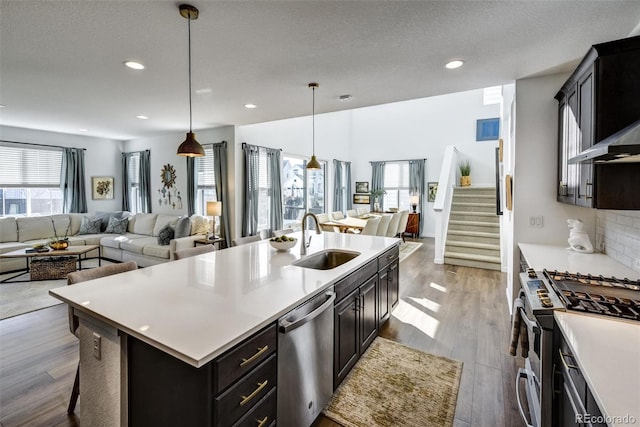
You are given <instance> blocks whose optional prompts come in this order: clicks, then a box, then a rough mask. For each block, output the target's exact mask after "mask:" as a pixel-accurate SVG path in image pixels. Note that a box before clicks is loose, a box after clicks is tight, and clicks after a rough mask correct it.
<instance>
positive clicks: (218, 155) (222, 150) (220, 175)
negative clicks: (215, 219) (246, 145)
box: [212, 141, 231, 247]
mask: <svg viewBox="0 0 640 427" xmlns="http://www.w3.org/2000/svg"><path fill="white" fill-rule="evenodd" d="M212 147H213V173H214V174H215V177H216V194H217V196H218V201H219V202H222V215H221V216H220V237H222V238H223V239H224V240H225V243H226V245H227V247H231V228H230V226H229V218H230V213H229V212H230V207H229V203H230V202H229V186H228V185H227V182H228V180H227V173H228V166H227V142H226V141H222V142H220V143H218V144H212Z"/></svg>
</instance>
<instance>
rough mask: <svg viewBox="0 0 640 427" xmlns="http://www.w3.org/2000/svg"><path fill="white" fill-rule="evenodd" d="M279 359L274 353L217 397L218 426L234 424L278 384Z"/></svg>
mask: <svg viewBox="0 0 640 427" xmlns="http://www.w3.org/2000/svg"><path fill="white" fill-rule="evenodd" d="M277 370H278V366H277V359H276V355H275V354H274V355H272V356H271V357H269V359H267V360H265V361H264V362H262V364H260V366H258V367H257V368H256V369H255V370H253V371H252V372H250V373H249V374H248V375H247V376H245V377H244V378H243V379H241V380H240V381H238V382H237V383H236V384H234V385H233V386H231V387H230V388H229V390H227V391H225V392H224V393H222V394H221V395H220V396H218V397H216V398H215V403H214V413H215V422H214V425H215V426H217V427H222V426H229V425H232V424H233V423H234V422H235V421H236V420H238V419H239V418H240V417H242V415H243V414H245V413H247V412H249V411H250V410H252V409H253V407H254V406H255V404H256V402H258V401H260V399H262V398H263V397H264V396H266V395H267V393H269V391H270V390H271V389H272V388H273V387H274V386H275V385H276V378H277Z"/></svg>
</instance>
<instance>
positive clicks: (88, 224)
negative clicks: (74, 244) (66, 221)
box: [78, 216, 102, 234]
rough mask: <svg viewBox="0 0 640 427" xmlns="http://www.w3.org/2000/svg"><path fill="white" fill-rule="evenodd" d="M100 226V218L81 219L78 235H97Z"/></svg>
mask: <svg viewBox="0 0 640 427" xmlns="http://www.w3.org/2000/svg"><path fill="white" fill-rule="evenodd" d="M101 225H102V219H100V218H89V217H86V216H85V217H82V224H80V231H79V232H78V234H99V233H100V226H101Z"/></svg>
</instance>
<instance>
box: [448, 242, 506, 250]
mask: <svg viewBox="0 0 640 427" xmlns="http://www.w3.org/2000/svg"><path fill="white" fill-rule="evenodd" d="M448 246H462V247H467V248H475V249H489V250H496V251H499V250H500V245H498V244H492V243H478V242H466V241H463V240H447V242H446V243H445V247H448Z"/></svg>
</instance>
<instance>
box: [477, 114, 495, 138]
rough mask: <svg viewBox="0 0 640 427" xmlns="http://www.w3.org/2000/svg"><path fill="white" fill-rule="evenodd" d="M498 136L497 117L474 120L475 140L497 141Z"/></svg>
mask: <svg viewBox="0 0 640 427" xmlns="http://www.w3.org/2000/svg"><path fill="white" fill-rule="evenodd" d="M499 138H500V118H499V117H495V118H492V119H480V120H476V141H497V140H498V139H499Z"/></svg>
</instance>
